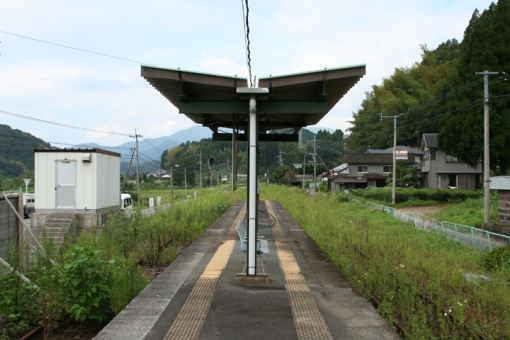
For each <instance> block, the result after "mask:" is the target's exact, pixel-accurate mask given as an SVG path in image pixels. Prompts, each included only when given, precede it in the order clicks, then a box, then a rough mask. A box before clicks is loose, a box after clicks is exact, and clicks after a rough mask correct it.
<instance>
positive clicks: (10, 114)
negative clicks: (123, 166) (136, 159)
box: [0, 110, 131, 137]
mask: <svg viewBox="0 0 510 340" xmlns="http://www.w3.org/2000/svg"><path fill="white" fill-rule="evenodd" d="M0 113H2V114H5V115H9V116H13V117H18V118H23V119H28V120H33V121H36V122H40V123H45V124H51V125H56V126H61V127H66V128H71V129H77V130H84V131H91V132H99V133H104V134H108V135H118V136H127V137H130V136H131V135H130V134H128V133H118V132H109V131H100V130H94V129H87V128H83V127H79V126H73V125H67V124H61V123H56V122H52V121H49V120H44V119H39V118H34V117H28V116H23V115H20V114H17V113H12V112H7V111H4V110H0Z"/></svg>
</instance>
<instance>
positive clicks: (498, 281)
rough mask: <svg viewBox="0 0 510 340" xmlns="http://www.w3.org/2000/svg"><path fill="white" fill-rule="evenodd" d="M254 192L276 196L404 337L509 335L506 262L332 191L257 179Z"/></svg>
mask: <svg viewBox="0 0 510 340" xmlns="http://www.w3.org/2000/svg"><path fill="white" fill-rule="evenodd" d="M261 195H262V199H272V200H278V201H280V203H282V204H283V206H284V207H285V208H286V209H287V210H288V211H289V213H290V214H291V215H292V216H293V217H294V218H295V219H296V220H297V222H298V223H299V224H300V225H301V226H302V227H303V228H305V229H306V231H307V232H308V234H309V235H310V236H311V237H312V238H313V239H314V240H315V242H317V244H318V245H319V246H320V247H321V248H322V249H323V251H324V252H325V253H326V254H327V255H328V256H329V258H330V259H331V260H332V261H333V262H334V263H335V264H336V265H337V266H339V268H340V269H341V270H342V271H343V273H344V274H346V275H347V276H348V277H349V279H350V280H351V282H352V283H353V284H354V285H355V286H356V288H357V289H358V290H359V291H360V292H361V293H362V294H363V295H365V297H366V298H367V299H368V300H370V301H375V300H377V301H378V302H379V303H378V304H376V305H377V308H378V311H379V312H380V313H381V314H382V315H383V316H384V317H385V318H386V319H387V320H388V323H389V324H390V325H393V326H394V327H396V324H395V323H394V319H393V318H395V319H396V320H398V322H400V323H401V325H402V326H403V328H404V329H405V330H406V332H407V333H406V335H405V337H406V338H409V339H472V338H487V339H504V338H508V330H509V329H510V305H508V301H509V300H510V286H509V285H508V284H507V280H509V279H510V270H508V269H507V268H506V267H505V268H503V269H498V270H489V269H486V268H485V267H484V259H485V256H486V254H487V253H485V252H483V251H480V250H476V249H471V248H468V247H465V246H462V245H460V244H458V243H456V242H455V241H453V240H451V239H449V238H447V237H445V236H444V235H441V234H437V233H432V232H426V231H423V230H421V229H417V228H415V227H413V226H411V225H407V224H405V223H403V222H400V221H397V220H395V219H393V218H392V217H390V216H388V215H386V214H380V213H378V212H374V211H372V210H369V209H364V208H362V207H360V206H358V205H357V204H353V203H341V202H339V199H338V198H337V197H335V195H321V196H315V197H308V196H306V195H304V194H302V193H301V192H300V191H298V190H296V189H293V188H286V187H283V186H275V185H271V186H262V187H261ZM332 212H334V213H332ZM498 268H499V267H498ZM374 304H375V303H374Z"/></svg>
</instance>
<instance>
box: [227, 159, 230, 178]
mask: <svg viewBox="0 0 510 340" xmlns="http://www.w3.org/2000/svg"><path fill="white" fill-rule="evenodd" d="M229 181H230V159H229V158H228V157H227V183H228V182H229Z"/></svg>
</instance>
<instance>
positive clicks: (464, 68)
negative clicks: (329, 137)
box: [346, 0, 510, 174]
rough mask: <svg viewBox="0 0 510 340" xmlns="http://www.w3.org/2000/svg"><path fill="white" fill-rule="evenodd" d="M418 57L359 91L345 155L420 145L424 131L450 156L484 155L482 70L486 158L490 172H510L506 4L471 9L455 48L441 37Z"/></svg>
mask: <svg viewBox="0 0 510 340" xmlns="http://www.w3.org/2000/svg"><path fill="white" fill-rule="evenodd" d="M422 51H423V53H422V60H421V61H419V62H416V63H415V64H413V65H411V66H409V67H402V68H397V69H395V72H394V73H393V74H392V75H391V76H389V77H388V78H385V79H383V82H382V84H380V85H373V86H372V91H370V92H367V93H366V97H365V99H364V100H363V102H362V104H361V108H360V109H359V110H357V111H356V112H354V113H353V120H352V121H351V123H352V125H353V127H352V128H350V129H349V131H350V135H349V137H348V138H347V140H346V145H347V147H348V149H349V150H350V151H358V152H362V151H365V150H366V149H368V148H373V149H378V148H387V147H390V146H392V145H393V119H383V120H382V121H381V119H380V115H381V114H382V115H383V116H397V117H398V118H397V126H398V127H397V143H398V144H400V145H407V146H412V147H419V145H420V142H421V137H422V134H423V133H439V136H438V142H439V146H440V147H441V148H442V149H443V150H444V151H446V152H447V153H448V154H450V155H452V156H456V157H458V158H459V159H460V160H462V161H464V162H466V163H469V164H471V165H476V164H477V163H479V162H481V159H482V155H483V145H484V144H483V129H484V122H483V116H484V114H483V112H484V104H483V100H484V80H483V75H482V74H479V73H480V72H483V71H486V70H487V71H490V72H499V74H493V75H491V76H490V77H489V96H490V140H491V142H490V154H491V167H492V169H493V170H497V171H499V172H500V173H501V174H506V173H507V170H508V169H509V167H510V119H509V118H510V82H509V80H508V78H509V76H508V73H510V0H499V1H498V2H497V4H494V3H493V4H491V5H490V7H489V8H488V9H487V10H484V11H483V12H482V13H480V12H479V11H478V10H475V11H474V13H473V15H472V18H471V20H470V22H469V25H468V27H467V28H466V30H465V31H464V38H463V40H462V42H461V43H459V42H458V41H457V40H455V39H453V40H447V41H446V42H444V43H442V44H440V45H439V46H438V47H437V48H436V49H434V50H429V49H428V47H427V46H426V45H423V46H422Z"/></svg>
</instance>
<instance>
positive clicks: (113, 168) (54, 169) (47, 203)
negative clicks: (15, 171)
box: [34, 148, 120, 214]
mask: <svg viewBox="0 0 510 340" xmlns="http://www.w3.org/2000/svg"><path fill="white" fill-rule="evenodd" d="M34 151H35V192H36V194H37V200H36V202H35V211H36V213H38V214H41V213H43V214H44V213H46V214H50V213H99V212H101V211H105V210H106V208H108V207H113V206H119V205H120V154H119V153H116V152H111V151H107V150H103V149H96V148H94V149H60V148H58V149H57V148H51V149H35V150H34Z"/></svg>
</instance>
